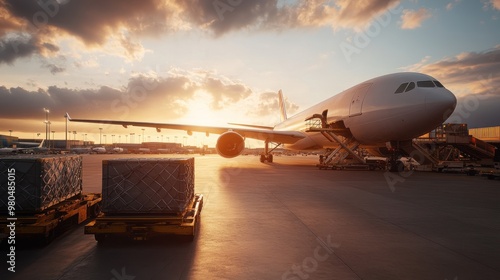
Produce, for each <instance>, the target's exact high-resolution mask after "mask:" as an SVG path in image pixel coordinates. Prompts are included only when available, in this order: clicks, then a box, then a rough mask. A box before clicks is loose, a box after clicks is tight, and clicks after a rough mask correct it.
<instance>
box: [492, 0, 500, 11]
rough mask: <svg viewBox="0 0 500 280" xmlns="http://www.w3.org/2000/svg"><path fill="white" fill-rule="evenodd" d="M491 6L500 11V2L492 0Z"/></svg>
mask: <svg viewBox="0 0 500 280" xmlns="http://www.w3.org/2000/svg"><path fill="white" fill-rule="evenodd" d="M490 4H491V6H492V7H493V8H494V9H497V10H500V0H490Z"/></svg>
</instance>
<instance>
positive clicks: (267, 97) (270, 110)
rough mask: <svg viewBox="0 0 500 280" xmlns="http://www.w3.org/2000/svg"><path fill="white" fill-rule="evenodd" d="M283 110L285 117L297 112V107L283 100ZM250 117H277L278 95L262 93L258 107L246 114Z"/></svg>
mask: <svg viewBox="0 0 500 280" xmlns="http://www.w3.org/2000/svg"><path fill="white" fill-rule="evenodd" d="M285 109H286V113H287V115H289V116H291V115H293V114H294V113H296V112H297V110H298V109H299V106H298V105H297V104H294V103H293V102H291V101H289V100H288V99H286V98H285ZM248 114H249V115H250V116H253V117H258V116H273V117H277V116H278V115H279V103H278V94H277V93H276V92H264V93H261V94H260V95H259V99H258V105H257V106H255V108H252V110H251V111H249V113H248Z"/></svg>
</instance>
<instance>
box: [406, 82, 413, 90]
mask: <svg viewBox="0 0 500 280" xmlns="http://www.w3.org/2000/svg"><path fill="white" fill-rule="evenodd" d="M414 88H415V83H414V82H411V83H409V84H408V87H407V88H406V90H405V92H408V91H410V90H412V89H414Z"/></svg>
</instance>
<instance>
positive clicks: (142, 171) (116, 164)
mask: <svg viewBox="0 0 500 280" xmlns="http://www.w3.org/2000/svg"><path fill="white" fill-rule="evenodd" d="M102 166H103V172H102V174H103V175H102V205H103V207H102V213H101V214H100V215H99V216H98V217H97V218H96V220H95V221H92V222H90V223H89V224H88V225H86V226H85V234H94V236H95V239H96V240H97V241H99V242H101V243H102V242H103V241H104V240H106V239H107V237H109V236H114V235H121V236H126V237H131V238H133V239H146V238H147V237H149V236H153V235H157V234H175V235H184V236H188V237H189V238H191V239H192V238H194V236H195V234H196V229H197V228H198V224H199V217H200V213H201V210H202V207H203V195H201V194H195V193H194V158H143V159H137V158H134V159H113V160H105V161H103V164H102Z"/></svg>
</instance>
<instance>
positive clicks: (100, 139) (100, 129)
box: [99, 127, 102, 145]
mask: <svg viewBox="0 0 500 280" xmlns="http://www.w3.org/2000/svg"><path fill="white" fill-rule="evenodd" d="M101 136H102V127H99V145H101V144H102V138H101Z"/></svg>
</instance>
